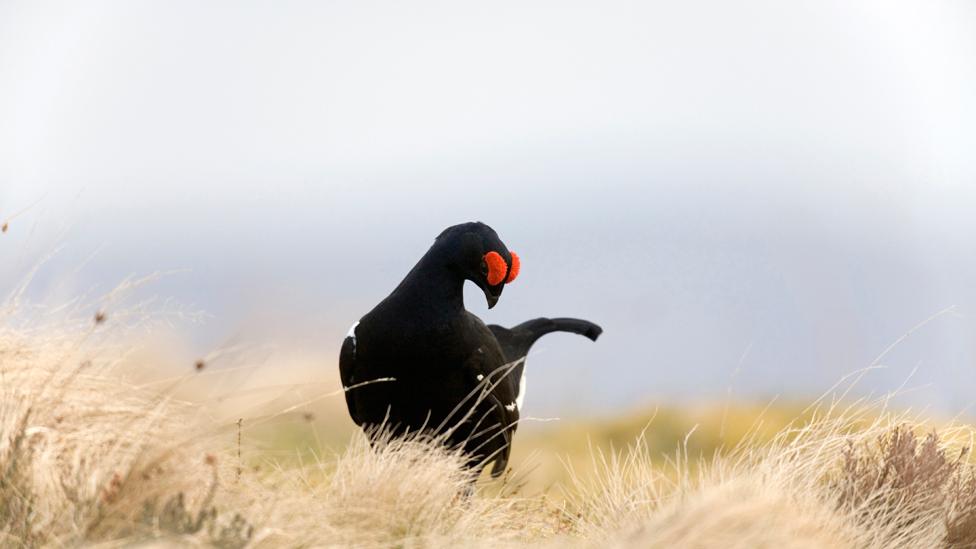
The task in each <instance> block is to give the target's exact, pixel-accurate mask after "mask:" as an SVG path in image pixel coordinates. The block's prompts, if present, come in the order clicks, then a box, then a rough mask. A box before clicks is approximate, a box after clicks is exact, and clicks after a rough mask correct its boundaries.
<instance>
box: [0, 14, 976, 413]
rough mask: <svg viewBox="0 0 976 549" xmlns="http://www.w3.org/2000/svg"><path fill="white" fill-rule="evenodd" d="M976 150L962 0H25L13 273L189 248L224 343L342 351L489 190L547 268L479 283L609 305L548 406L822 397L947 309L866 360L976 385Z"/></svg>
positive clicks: (51, 278) (141, 268) (941, 392)
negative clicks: (350, 332)
mask: <svg viewBox="0 0 976 549" xmlns="http://www.w3.org/2000/svg"><path fill="white" fill-rule="evenodd" d="M974 151H976V3H973V2H971V1H965V0H963V1H959V2H938V1H919V2H899V1H889V0H885V1H876V2H860V1H850V0H844V1H824V0H817V1H810V2H782V1H764V2H761V1H741V2H726V1H718V0H701V1H689V2H653V1H645V2H615V1H602V2H572V1H559V2H555V1H552V2H549V1H540V2H493V3H468V2H427V1H417V2H367V1H361V0H357V1H354V2H353V1H349V2H241V1H235V2H229V1H228V2H206V3H204V2H176V1H166V2H162V1H159V2H150V1H144V2H139V1H116V2H83V3H81V2H40V1H24V2H10V1H5V0H0V220H4V219H6V218H8V217H9V216H11V215H14V214H17V213H18V212H20V211H21V210H22V209H23V208H26V207H28V206H31V205H33V207H31V208H30V209H29V210H27V211H26V212H25V213H23V214H22V215H19V216H17V217H14V218H13V219H12V220H11V221H10V226H11V228H10V231H9V232H8V233H7V234H5V235H3V238H2V239H0V284H2V285H4V286H10V285H12V284H13V282H14V281H15V280H17V279H19V278H20V277H21V276H22V275H23V274H24V273H25V272H26V271H27V269H29V268H30V267H31V266H33V265H35V264H36V263H37V261H38V259H39V258H40V257H43V256H45V255H47V254H48V253H50V252H51V251H52V250H54V249H55V248H57V247H59V246H60V251H59V252H58V254H57V256H56V257H55V258H54V260H52V261H51V262H50V263H48V264H47V266H46V267H45V268H44V270H43V271H42V272H41V274H40V275H39V277H38V279H37V284H36V285H35V287H34V292H35V295H37V296H44V295H48V296H50V295H52V294H53V295H56V296H59V297H67V296H70V295H72V294H73V293H76V292H80V291H84V290H87V289H90V288H92V287H99V288H109V287H111V286H112V285H114V284H115V283H116V282H117V281H118V280H120V279H121V278H123V277H124V276H126V275H129V274H132V273H148V272H153V271H157V270H170V269H187V271H186V272H181V273H178V274H174V275H171V276H169V277H167V278H166V279H165V280H163V281H162V282H160V283H159V284H158V285H156V286H155V287H154V288H153V291H154V292H156V293H160V294H162V295H166V296H172V297H173V298H175V299H177V300H180V301H182V302H184V303H187V304H190V305H193V306H196V307H200V308H203V309H205V310H207V311H209V312H210V313H212V317H211V318H210V319H209V320H208V321H207V323H206V324H205V325H204V326H203V327H195V328H193V331H192V334H191V337H192V338H193V339H192V344H193V345H196V346H198V347H199V348H200V349H201V352H204V351H205V350H206V349H207V348H208V347H212V346H214V345H216V344H218V343H219V342H221V341H223V340H225V339H226V338H227V337H228V336H229V335H230V334H238V335H240V334H245V335H246V336H247V337H250V338H255V339H271V340H280V341H287V342H288V344H289V345H299V346H308V347H309V348H315V349H321V350H323V352H326V353H331V352H332V351H333V348H334V347H337V346H338V344H339V342H340V341H341V339H342V337H343V335H344V334H345V332H346V329H347V328H348V326H349V324H351V323H352V322H353V321H354V320H356V319H357V318H358V317H359V316H360V315H362V314H363V313H365V312H366V311H368V310H369V309H370V308H371V307H372V306H373V305H374V304H375V303H376V302H378V301H379V300H380V299H381V298H383V297H384V296H385V295H386V294H387V293H388V292H389V291H390V290H391V289H392V288H393V287H394V286H395V285H396V284H397V282H399V280H400V278H401V277H402V276H403V275H404V274H405V273H406V272H407V271H408V270H409V268H410V267H411V266H412V265H413V263H414V262H415V261H416V259H417V258H419V256H420V255H421V254H422V253H423V252H424V251H425V250H426V248H427V247H428V246H429V245H430V243H431V241H432V239H433V237H434V236H436V235H437V234H438V232H439V231H440V230H441V229H443V228H444V227H445V226H448V225H451V224H454V223H457V222H461V221H468V220H475V219H478V220H482V221H485V222H486V223H489V224H490V225H492V226H493V227H494V228H495V229H496V230H497V231H498V233H499V234H500V236H501V237H502V239H503V240H505V242H506V243H507V244H508V246H509V247H510V248H511V249H513V250H516V251H518V252H519V254H520V256H521V257H522V259H523V273H522V275H521V276H520V277H519V280H518V282H517V283H515V284H513V285H512V286H510V287H509V288H507V289H506V292H505V295H504V296H503V298H502V300H501V302H500V304H499V306H498V307H496V308H495V309H493V310H491V311H490V312H489V311H487V309H486V307H485V305H484V300H483V298H482V297H481V296H480V294H479V293H478V292H477V290H473V289H469V290H471V291H468V292H467V293H466V296H467V298H468V299H467V303H468V306H469V308H470V309H472V310H473V311H475V312H476V313H477V314H479V315H482V317H483V318H485V319H486V320H487V321H489V322H499V323H516V322H519V321H522V320H525V319H527V318H531V317H535V316H541V315H549V316H568V315H578V316H582V317H586V318H590V319H592V320H594V321H597V322H599V323H601V324H602V325H603V326H604V328H605V330H606V332H605V336H604V338H602V339H601V340H600V341H599V342H598V343H597V344H595V345H594V344H590V343H589V342H587V341H585V340H582V339H579V338H573V337H571V336H553V337H551V338H548V339H546V340H544V341H543V343H541V344H540V345H539V346H538V350H539V351H540V352H539V353H538V355H537V356H534V357H532V358H531V360H530V361H529V376H530V380H531V389H530V393H529V396H528V398H527V401H526V405H527V406H528V407H529V408H528V410H529V412H530V413H532V414H558V413H560V412H561V411H563V410H565V409H567V408H569V407H580V406H583V407H589V408H592V409H598V410H604V409H611V408H615V407H623V406H630V405H635V404H638V403H643V402H653V401H657V400H677V399H686V398H691V399H707V398H714V397H716V396H722V395H725V394H726V390H727V389H728V388H729V387H730V386H731V387H732V388H733V391H734V392H735V393H736V394H739V395H745V396H752V397H761V398H766V397H768V396H770V395H775V394H782V395H784V396H787V397H789V396H795V397H802V398H806V397H808V396H810V395H819V394H820V393H821V392H822V391H823V390H825V389H826V388H828V387H829V386H830V385H831V384H832V383H833V382H834V381H836V380H837V379H838V378H839V377H840V376H842V375H844V374H846V373H848V372H851V371H852V370H855V369H857V368H860V367H863V366H866V365H868V364H869V363H871V361H872V360H873V359H874V357H875V356H877V355H878V354H879V353H880V352H881V351H882V350H883V349H884V348H885V347H887V346H888V344H890V343H891V342H893V341H895V340H896V339H897V338H898V337H899V336H900V335H902V334H903V333H905V332H906V331H907V330H909V329H910V328H911V327H912V326H914V325H915V324H917V323H919V322H921V321H923V320H925V319H926V318H928V317H929V316H930V315H932V314H933V313H936V312H938V311H940V310H942V309H944V308H946V307H948V306H951V305H955V306H956V307H957V308H956V313H955V314H953V315H947V316H944V317H941V318H939V319H938V320H936V321H934V322H932V323H931V324H929V325H927V326H926V327H925V328H923V329H922V330H920V331H919V332H917V333H915V334H914V335H913V336H912V337H911V338H910V339H909V340H908V341H906V342H905V343H904V344H902V345H900V346H899V347H898V348H897V349H896V350H895V351H894V352H893V353H891V354H890V355H889V356H888V357H887V358H886V360H885V364H888V365H890V369H888V370H885V371H882V372H878V373H876V374H873V375H872V376H869V378H868V379H867V380H866V381H865V382H864V384H863V385H862V389H863V391H864V392H867V391H875V392H878V391H886V390H890V389H893V388H895V387H897V386H899V385H900V384H901V382H902V381H904V380H905V379H906V378H907V377H908V375H909V372H911V371H912V369H913V368H916V367H917V368H918V373H917V374H916V375H915V377H914V378H913V379H912V381H911V383H910V384H911V385H913V386H914V385H924V384H931V386H930V387H928V388H926V389H924V390H922V391H919V392H918V393H917V394H916V395H914V396H913V398H914V400H913V401H912V402H913V403H916V404H922V405H931V406H935V407H939V408H944V409H953V410H955V409H959V408H962V407H963V406H966V405H969V404H972V403H974V402H976V320H974V315H976V257H974V251H976V236H974V235H976V222H974V218H976V215H974V211H976V154H974ZM93 254H95V255H94V259H93V260H91V261H88V262H85V260H86V259H87V258H89V257H90V256H92V255H93ZM329 356H331V355H329ZM322 367H323V369H326V370H331V369H334V368H335V364H334V362H333V363H326V364H323V365H322Z"/></svg>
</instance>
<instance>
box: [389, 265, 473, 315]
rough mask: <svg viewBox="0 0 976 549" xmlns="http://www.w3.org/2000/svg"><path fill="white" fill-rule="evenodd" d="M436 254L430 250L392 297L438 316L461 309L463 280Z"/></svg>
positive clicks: (462, 305)
mask: <svg viewBox="0 0 976 549" xmlns="http://www.w3.org/2000/svg"><path fill="white" fill-rule="evenodd" d="M435 252H436V250H434V249H432V250H431V251H429V252H428V253H427V254H426V255H424V257H422V258H420V261H418V262H417V264H416V265H414V267H413V269H411V270H410V272H409V273H407V276H406V277H404V279H403V282H401V283H400V285H399V286H397V288H396V290H394V294H397V295H398V296H400V297H402V298H404V299H407V300H409V301H411V302H412V303H413V304H414V306H415V307H418V308H424V309H430V310H433V311H435V312H438V313H440V312H459V311H461V310H463V309H464V278H463V277H462V276H460V275H459V274H458V273H457V272H456V271H455V270H454V269H452V268H451V267H450V265H449V264H448V262H446V261H445V260H444V258H443V257H442V256H441V254H438V253H435Z"/></svg>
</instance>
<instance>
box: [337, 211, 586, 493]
mask: <svg viewBox="0 0 976 549" xmlns="http://www.w3.org/2000/svg"><path fill="white" fill-rule="evenodd" d="M520 269H521V260H520V258H519V256H518V255H517V254H516V253H515V252H512V251H510V250H509V249H508V248H507V247H506V246H505V244H504V243H503V242H502V241H501V239H499V237H498V234H497V233H496V232H495V231H494V229H492V228H491V227H489V226H488V225H486V224H484V223H482V222H480V221H476V222H470V223H462V224H458V225H453V226H451V227H448V228H446V229H444V230H443V231H442V232H441V233H440V234H439V235H438V236H437V238H435V239H434V243H433V245H432V246H431V247H430V249H429V250H427V252H426V253H425V254H424V255H423V256H422V257H421V258H420V260H419V261H418V262H417V264H416V265H414V267H413V268H412V269H411V270H410V271H409V272H408V273H407V275H406V276H405V277H404V278H403V280H402V281H401V282H400V284H399V285H397V286H396V288H395V289H394V290H393V291H392V293H390V295H389V296H387V297H386V298H385V299H383V300H382V301H380V303H379V304H377V305H376V306H375V307H374V308H373V309H372V310H371V311H369V312H368V313H366V314H365V315H364V316H363V317H362V318H360V319H359V321H357V322H355V323H354V324H353V325H352V327H351V328H350V329H349V332H348V333H347V335H346V337H345V339H344V340H343V342H342V347H341V349H340V352H339V374H340V378H341V382H342V386H343V389H344V394H345V398H346V404H347V407H348V409H349V415H350V416H351V418H352V420H353V421H354V422H355V423H356V424H357V425H358V426H360V427H361V428H362V429H363V430H364V431H366V432H367V433H368V434H375V433H377V432H380V431H382V430H384V429H385V432H388V433H390V434H391V435H392V436H404V435H407V434H411V433H423V432H428V433H433V434H435V435H439V438H438V440H441V441H442V442H443V443H444V444H446V445H448V446H450V447H451V448H457V449H460V450H461V451H463V453H464V455H465V456H466V464H467V465H468V466H469V467H471V468H474V469H477V473H479V474H480V472H481V470H482V469H483V468H484V467H486V466H487V465H488V464H491V465H492V470H491V475H492V476H493V477H498V476H499V475H501V474H502V473H503V472H504V471H505V470H506V468H507V465H508V460H509V455H510V452H511V442H512V437H513V435H514V433H515V431H516V429H517V427H518V421H519V417H520V416H519V414H520V410H521V408H522V403H523V399H524V397H525V387H526V383H525V375H524V374H525V357H526V355H527V354H528V352H529V349H530V348H531V347H532V344H533V343H535V342H536V340H538V339H539V338H540V337H542V336H543V335H545V334H548V333H552V332H570V333H575V334H580V335H583V336H585V337H587V338H589V339H591V340H593V341H596V340H597V338H598V337H599V336H600V334H601V333H602V331H603V330H602V328H600V326H598V325H596V324H594V323H592V322H589V321H586V320H580V319H575V318H536V319H533V320H529V321H527V322H523V323H521V324H518V325H516V326H514V327H511V328H504V327H502V326H498V325H493V324H492V325H486V324H485V323H484V322H482V320H481V319H479V318H478V317H477V316H475V315H474V314H472V313H471V312H469V311H467V310H466V309H465V307H464V297H463V286H464V283H465V281H468V280H470V281H472V282H473V283H474V284H476V285H477V286H478V287H479V288H480V289H481V290H482V291H483V292H484V295H485V299H486V301H487V304H488V308H489V309H491V308H493V307H494V306H495V305H496V304H497V303H498V300H499V298H500V297H501V295H502V290H504V288H505V285H507V284H509V283H511V282H513V281H514V280H515V279H516V277H517V276H518V275H519V271H520Z"/></svg>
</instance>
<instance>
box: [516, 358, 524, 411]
mask: <svg viewBox="0 0 976 549" xmlns="http://www.w3.org/2000/svg"><path fill="white" fill-rule="evenodd" d="M523 402H525V369H524V367H523V369H522V378H521V379H519V388H518V394H516V395H515V405H516V406H518V409H519V410H521V409H522V403H523Z"/></svg>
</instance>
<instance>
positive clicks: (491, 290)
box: [482, 284, 505, 309]
mask: <svg viewBox="0 0 976 549" xmlns="http://www.w3.org/2000/svg"><path fill="white" fill-rule="evenodd" d="M503 289H505V285H504V284H499V285H497V286H488V285H485V286H484V287H483V288H482V290H484V292H485V299H486V300H487V301H488V308H489V309H491V308H492V307H494V306H495V303H498V298H499V297H501V296H502V290H503Z"/></svg>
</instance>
